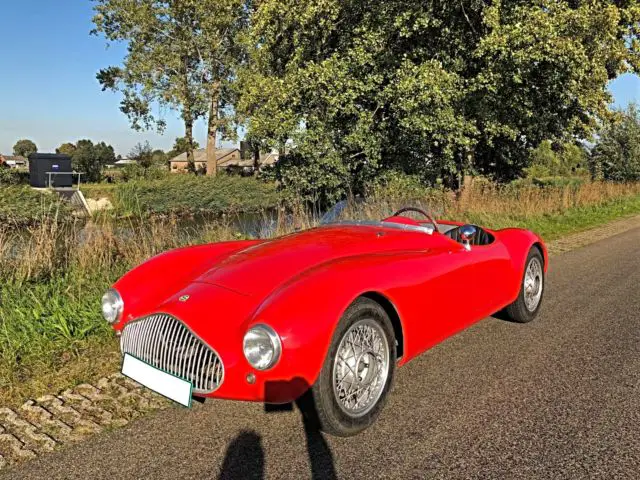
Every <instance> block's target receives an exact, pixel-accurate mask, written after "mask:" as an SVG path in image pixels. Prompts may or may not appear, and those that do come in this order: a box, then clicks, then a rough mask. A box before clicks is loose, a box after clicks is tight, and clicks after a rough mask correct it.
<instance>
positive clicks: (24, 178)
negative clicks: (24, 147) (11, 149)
mask: <svg viewBox="0 0 640 480" xmlns="http://www.w3.org/2000/svg"><path fill="white" fill-rule="evenodd" d="M28 184H29V172H27V171H24V170H16V169H13V168H5V167H3V166H0V185H28Z"/></svg>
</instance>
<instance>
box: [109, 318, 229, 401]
mask: <svg viewBox="0 0 640 480" xmlns="http://www.w3.org/2000/svg"><path fill="white" fill-rule="evenodd" d="M120 349H121V350H122V353H129V354H131V355H133V356H135V357H137V358H139V359H140V360H143V361H145V362H147V363H149V364H150V365H152V366H154V367H156V368H159V369H161V370H163V371H165V372H168V373H171V374H173V375H176V376H178V377H180V378H183V379H185V380H187V381H189V382H191V383H192V385H193V392H194V393H200V394H208V393H212V392H214V391H215V390H216V389H217V388H218V387H220V385H222V382H223V380H224V365H223V364H222V359H221V358H220V355H218V352H216V351H215V350H214V349H213V348H211V347H210V346H209V345H208V344H207V343H205V342H204V341H203V340H202V338H200V337H199V336H198V335H197V334H195V333H194V332H193V331H192V330H191V329H190V328H189V327H188V326H187V325H186V324H185V323H184V322H182V321H180V320H179V319H177V318H176V317H174V316H172V315H169V314H166V313H154V314H151V315H148V316H146V317H142V318H137V319H135V320H132V321H130V322H128V323H127V324H126V325H125V326H124V328H123V329H122V335H121V337H120Z"/></svg>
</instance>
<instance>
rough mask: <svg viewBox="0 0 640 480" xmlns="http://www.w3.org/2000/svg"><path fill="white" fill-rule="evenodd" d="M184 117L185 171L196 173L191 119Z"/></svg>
mask: <svg viewBox="0 0 640 480" xmlns="http://www.w3.org/2000/svg"><path fill="white" fill-rule="evenodd" d="M190 117H191V116H190V115H189V117H188V118H187V117H186V116H185V120H184V136H185V138H186V139H187V170H188V171H189V172H191V173H196V162H195V158H194V156H193V119H192V118H190Z"/></svg>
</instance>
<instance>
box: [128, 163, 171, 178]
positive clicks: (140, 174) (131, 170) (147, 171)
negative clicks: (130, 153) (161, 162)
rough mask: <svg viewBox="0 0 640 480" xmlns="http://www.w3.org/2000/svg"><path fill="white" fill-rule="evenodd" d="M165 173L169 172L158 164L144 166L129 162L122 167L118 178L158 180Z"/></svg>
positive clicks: (165, 174) (164, 175)
mask: <svg viewBox="0 0 640 480" xmlns="http://www.w3.org/2000/svg"><path fill="white" fill-rule="evenodd" d="M167 175H169V172H168V171H167V170H164V169H162V168H160V167H159V166H154V165H152V166H150V167H148V168H145V167H143V166H141V165H139V164H137V163H130V164H129V165H125V166H124V167H123V168H122V170H121V173H120V179H121V180H122V181H124V182H130V181H133V180H159V179H161V178H164V177H166V176H167Z"/></svg>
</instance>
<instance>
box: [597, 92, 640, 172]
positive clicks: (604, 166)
mask: <svg viewBox="0 0 640 480" xmlns="http://www.w3.org/2000/svg"><path fill="white" fill-rule="evenodd" d="M592 168H593V170H594V173H596V174H599V175H602V177H603V178H605V179H606V180H615V181H625V182H636V181H638V180H640V110H638V107H637V105H634V104H631V105H629V107H628V108H627V109H626V110H625V111H623V112H618V114H617V115H616V117H615V119H614V120H613V121H612V122H610V123H607V124H606V125H605V126H604V128H603V129H602V130H601V131H600V134H599V139H598V143H597V144H596V146H595V148H594V150H593V154H592Z"/></svg>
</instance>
